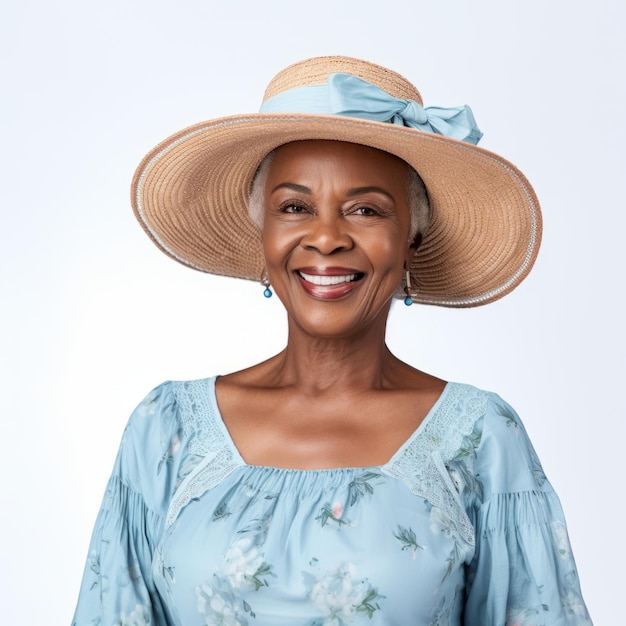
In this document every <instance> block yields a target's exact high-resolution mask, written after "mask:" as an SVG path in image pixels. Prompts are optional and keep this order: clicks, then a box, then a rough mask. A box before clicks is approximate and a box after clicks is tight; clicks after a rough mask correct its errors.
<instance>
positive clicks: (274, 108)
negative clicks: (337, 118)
mask: <svg viewBox="0 0 626 626" xmlns="http://www.w3.org/2000/svg"><path fill="white" fill-rule="evenodd" d="M260 111H261V113H317V114H323V115H342V116H345V117H356V118H360V119H365V120H372V121H374V122H389V123H391V124H396V125H400V126H407V127H409V128H415V129H417V130H422V131H425V132H427V133H436V134H437V135H443V136H445V137H450V138H452V139H458V140H460V141H465V142H467V143H471V144H473V145H476V144H477V143H478V142H479V140H480V138H481V137H482V136H483V134H482V132H481V131H480V129H479V128H478V126H477V125H476V120H475V119H474V115H473V114H472V110H471V109H470V108H469V106H468V105H463V106H458V107H449V108H443V107H426V108H424V107H423V106H422V105H421V104H419V102H416V101H415V100H404V99H402V98H395V97H393V96H391V95H389V94H388V93H387V92H386V91H383V90H382V89H380V88H379V87H377V86H376V85H373V84H372V83H369V82H368V81H366V80H363V79H362V78H359V77H358V76H353V75H352V74H329V75H328V83H327V84H326V85H309V86H306V87H295V88H294V89H289V90H287V91H283V92H282V93H279V94H277V95H276V96H274V97H272V98H269V99H268V100H266V101H265V102H264V103H263V104H262V105H261V109H260Z"/></svg>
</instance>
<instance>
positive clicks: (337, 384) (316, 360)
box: [273, 322, 401, 396]
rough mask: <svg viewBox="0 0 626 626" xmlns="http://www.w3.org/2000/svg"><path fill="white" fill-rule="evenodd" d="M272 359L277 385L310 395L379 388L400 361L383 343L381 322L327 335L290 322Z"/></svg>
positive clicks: (383, 332)
mask: <svg viewBox="0 0 626 626" xmlns="http://www.w3.org/2000/svg"><path fill="white" fill-rule="evenodd" d="M273 360H274V368H273V369H274V374H275V376H276V383H277V384H278V385H280V386H296V387H298V388H299V389H300V390H301V391H303V392H305V393H308V394H311V395H314V396H320V395H323V394H325V393H338V392H342V393H345V392H359V391H365V390H370V389H376V388H382V387H383V386H385V382H386V381H388V380H389V378H391V377H392V372H393V371H394V370H395V369H396V368H397V367H398V366H399V365H400V363H401V362H400V361H399V360H398V359H397V358H396V357H394V356H393V354H391V352H390V351H389V348H388V347H387V345H386V343H385V324H377V325H372V326H371V327H369V328H366V329H363V330H361V331H359V332H356V333H353V334H352V335H350V336H347V337H341V338H337V337H328V338H327V337H313V336H311V335H309V334H307V333H306V332H305V331H303V330H302V329H300V328H298V327H297V326H296V325H295V324H293V323H291V322H290V324H289V338H288V342H287V347H286V348H285V350H283V352H281V353H280V354H279V355H277V356H276V357H275V359H273Z"/></svg>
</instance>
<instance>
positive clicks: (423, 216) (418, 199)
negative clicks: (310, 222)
mask: <svg viewBox="0 0 626 626" xmlns="http://www.w3.org/2000/svg"><path fill="white" fill-rule="evenodd" d="M273 159H274V151H273V150H272V152H270V153H269V154H268V155H266V156H265V158H264V159H263V160H262V161H261V163H260V165H259V167H258V168H257V171H256V174H255V175H254V178H253V179H252V185H251V187H250V199H249V201H248V215H249V216H250V219H251V220H252V221H253V222H254V224H256V225H257V226H258V227H259V228H263V216H264V214H265V184H266V183H267V177H268V175H269V173H270V166H271V164H272V160H273ZM407 168H408V170H409V172H408V173H409V175H408V177H407V189H406V197H407V204H408V207H409V212H410V214H411V222H410V227H409V242H410V243H413V242H414V241H415V240H416V238H417V237H418V235H420V234H423V233H424V232H425V231H426V229H427V228H428V225H429V224H430V218H431V211H430V202H429V200H428V192H427V191H426V186H425V185H424V181H423V180H422V179H421V177H420V175H419V174H418V173H417V172H416V171H415V170H414V169H413V168H412V167H411V166H410V165H409V164H408V163H407Z"/></svg>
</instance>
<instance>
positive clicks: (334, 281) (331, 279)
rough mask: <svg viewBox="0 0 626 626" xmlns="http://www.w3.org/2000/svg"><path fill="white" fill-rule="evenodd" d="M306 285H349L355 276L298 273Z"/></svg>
mask: <svg viewBox="0 0 626 626" xmlns="http://www.w3.org/2000/svg"><path fill="white" fill-rule="evenodd" d="M298 273H299V274H300V276H302V278H304V280H306V282H307V283H313V284H314V285H339V284H340V283H349V282H351V281H353V280H356V276H357V275H356V274H345V275H344V276H317V275H311V274H304V273H303V272H298Z"/></svg>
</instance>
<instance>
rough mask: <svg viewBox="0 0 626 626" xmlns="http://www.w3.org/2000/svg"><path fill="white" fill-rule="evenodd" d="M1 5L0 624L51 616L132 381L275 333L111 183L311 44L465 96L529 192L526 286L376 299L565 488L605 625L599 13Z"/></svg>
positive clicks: (65, 586) (231, 355) (556, 6)
mask: <svg viewBox="0 0 626 626" xmlns="http://www.w3.org/2000/svg"><path fill="white" fill-rule="evenodd" d="M2 13H3V17H2V20H1V21H2V24H1V26H0V51H1V54H0V63H1V64H2V65H1V67H2V76H1V81H0V89H1V90H2V97H1V100H0V109H1V112H2V115H1V116H0V150H1V152H2V154H1V161H2V162H1V170H0V171H1V172H2V174H1V176H2V179H1V180H2V182H1V185H0V211H1V216H2V221H1V228H0V238H1V247H0V255H1V265H0V277H1V281H2V282H1V291H0V298H1V307H0V314H1V316H2V322H1V328H2V336H1V344H0V357H1V359H2V362H1V371H0V380H1V381H2V385H3V390H2V405H1V412H2V417H1V419H2V422H1V434H2V439H1V441H2V444H1V446H2V453H1V454H0V463H1V464H2V466H1V467H0V476H1V480H2V484H1V492H0V493H1V496H2V515H1V518H0V557H1V571H0V576H1V580H0V607H1V609H0V611H1V613H2V617H1V618H0V620H1V621H2V623H3V624H12V625H13V624H28V625H30V624H37V625H40V624H69V622H70V620H71V617H72V613H73V609H74V604H75V601H76V595H77V592H78V586H79V581H80V578H81V575H82V568H83V563H84V559H85V557H86V553H87V546H88V541H89V536H90V533H91V527H92V525H93V522H94V520H95V516H96V513H97V509H98V506H99V502H100V498H101V496H102V493H103V490H104V486H105V482H106V479H107V476H108V474H109V471H110V469H111V466H112V463H113V458H114V455H115V452H116V449H117V445H118V442H119V438H120V436H121V433H122V429H123V427H124V424H125V422H126V419H127V418H128V415H129V413H130V411H131V410H132V409H133V408H134V406H135V405H136V404H137V403H138V402H139V400H141V399H142V397H143V396H144V395H145V394H146V393H147V392H148V391H149V390H150V389H151V388H152V387H154V386H155V385H156V384H158V383H159V382H161V381H162V380H165V379H182V378H198V377H203V376H207V375H211V374H215V373H220V372H221V373H225V372H227V371H230V370H233V369H235V368H239V367H242V366H244V365H248V364H251V363H253V362H256V361H258V360H261V359H263V358H265V357H267V356H270V355H271V354H273V353H274V352H275V351H277V350H279V349H280V348H281V347H282V345H283V342H284V339H285V325H284V316H283V313H282V310H281V308H280V304H279V302H277V299H276V298H273V299H272V300H270V301H266V300H265V298H263V296H262V294H261V291H262V289H261V287H260V286H258V285H255V284H252V283H249V284H247V283H246V284H244V283H243V282H237V281H235V280H232V279H225V278H217V277H211V276H207V275H203V274H200V273H196V272H193V271H191V270H188V269H186V268H184V267H183V266H180V265H178V264H177V263H175V262H174V261H171V260H170V259H168V258H167V257H166V256H165V255H163V254H161V253H160V252H159V251H158V250H157V249H156V248H155V247H154V246H153V245H152V244H151V243H150V241H149V240H148V238H147V237H146V236H145V235H144V234H143V232H142V230H141V229H140V227H139V226H138V225H137V223H136V222H135V220H134V218H133V216H132V213H131V210H130V205H129V184H130V179H131V176H132V174H133V171H134V168H135V166H136V165H137V164H138V162H139V160H140V159H141V157H142V156H143V155H144V153H145V152H147V151H148V150H149V149H150V148H152V146H153V145H155V144H156V143H157V142H158V141H160V140H161V139H163V138H164V137H166V136H167V135H169V134H170V133H172V132H174V131H177V130H179V129H180V128H182V127H184V126H187V125H189V124H192V123H195V122H198V121H202V120H205V119H209V118H213V117H218V116H221V115H229V114H233V113H243V112H250V111H255V110H256V109H257V108H258V105H259V103H260V100H261V97H262V93H263V90H264V87H265V85H266V84H267V82H268V81H269V80H270V78H271V77H272V76H273V75H274V74H275V73H276V72H277V71H278V70H280V69H282V68H283V67H284V66H286V65H288V64H289V63H292V62H295V61H298V60H301V59H303V58H306V57H309V56H316V55H321V54H347V55H351V56H358V57H362V58H365V59H368V60H370V61H374V62H377V63H380V64H383V65H386V66H389V67H391V68H393V69H395V70H396V71H399V72H400V73H401V74H403V75H405V76H407V77H408V78H409V79H411V80H412V81H413V82H415V84H416V85H417V87H418V88H419V89H420V91H421V92H422V95H423V97H424V101H425V104H426V105H441V106H453V105H458V104H464V103H468V104H470V105H471V106H472V108H473V110H474V112H475V115H476V118H477V120H478V123H479V125H480V127H481V128H482V130H483V131H484V133H485V137H484V139H483V141H482V143H481V145H482V146H484V147H486V148H488V149H491V150H494V151H496V152H499V153H501V154H502V155H503V156H505V157H506V158H508V159H510V160H511V161H513V162H514V163H516V164H517V165H518V166H519V167H520V168H521V169H522V170H523V171H524V172H525V173H526V175H527V176H528V177H529V179H530V180H531V182H532V183H533V184H534V186H535V188H536V190H537V193H538V195H539V198H540V200H541V202H542V206H543V210H544V215H545V232H544V241H543V248H542V251H541V253H540V256H539V259H538V262H537V264H536V266H535V269H534V271H533V272H532V274H531V275H530V277H529V278H528V279H527V280H526V281H525V282H524V283H523V284H522V286H521V287H520V288H518V289H517V290H516V291H515V292H514V293H513V294H511V295H510V296H508V297H506V298H505V299H504V300H502V301H501V302H498V303H495V304H492V305H489V306H487V307H484V308H479V309H476V310H451V311H448V310H444V309H438V308H429V307H417V306H413V307H411V308H410V309H408V308H406V307H403V306H402V305H399V306H396V307H395V308H394V310H393V311H392V319H391V321H390V331H389V343H390V346H391V348H392V350H395V352H396V353H397V354H398V355H399V356H400V357H402V358H404V359H406V360H408V361H409V362H410V363H411V364H413V365H415V366H417V367H420V368H421V369H425V370H427V371H430V372H432V373H434V374H437V375H439V376H441V377H443V378H448V379H453V380H457V381H462V382H469V383H473V384H475V385H478V386H482V387H485V388H488V389H492V390H495V391H497V392H498V393H499V394H500V395H502V396H503V397H504V398H505V399H507V400H508V401H509V402H510V403H512V404H513V406H515V408H516V409H517V410H518V412H519V413H520V414H521V416H522V418H523V419H524V421H525V423H526V426H527V429H528V430H529V432H530V435H531V437H532V439H533V441H534V443H535V446H536V448H537V451H538V453H539V455H540V457H541V459H542V460H543V463H544V468H545V470H546V472H547V473H548V475H549V477H550V478H551V480H552V482H553V483H554V485H555V486H556V488H557V491H558V492H559V494H560V496H561V500H562V503H563V506H564V509H565V513H566V516H567V518H568V522H569V529H570V535H571V539H572V543H573V546H574V551H575V554H576V556H577V562H578V565H579V570H580V578H581V581H582V587H583V593H584V595H585V597H586V600H587V603H588V605H589V609H590V611H591V613H592V617H593V618H594V620H595V623H596V626H597V625H606V626H611V625H614V624H616V623H618V622H620V620H621V617H620V616H621V615H622V614H623V611H622V609H621V607H622V605H623V602H624V599H623V594H624V582H625V579H624V565H623V563H624V561H625V560H626V552H625V550H624V530H623V520H624V517H623V515H622V514H621V513H622V506H623V504H622V500H623V464H624V460H623V449H624V437H625V435H626V432H625V427H624V413H625V412H624V408H623V401H622V397H621V392H620V389H621V388H622V386H623V385H624V382H623V374H624V352H625V349H626V341H625V337H624V309H623V291H624V247H625V243H624V233H625V230H626V219H625V218H624V210H625V208H626V206H625V202H624V179H625V165H626V164H625V163H624V158H623V146H624V140H625V139H626V137H625V136H624V135H625V133H624V130H623V124H624V109H625V107H626V97H625V87H624V85H625V83H626V72H625V63H624V61H625V45H624V40H625V37H624V32H625V30H624V29H625V26H626V24H625V20H624V13H623V9H622V8H620V3H618V2H615V1H614V0H595V1H594V2H593V3H592V2H588V3H582V2H576V1H572V0H569V1H567V0H552V1H545V0H525V1H523V2H522V1H513V0H512V1H503V0H473V1H471V2H470V1H467V2H461V1H457V2H454V1H448V2H446V1H443V0H441V1H439V2H436V1H432V0H430V1H428V2H426V1H421V0H397V1H396V2H371V1H369V0H348V1H345V2H340V1H339V0H334V1H329V0H314V1H311V2H308V3H299V2H296V1H295V0H292V1H291V2H281V1H278V0H274V1H271V0H264V1H263V2H256V1H254V2H253V1H252V0H249V1H246V0H239V2H224V1H222V2H219V3H218V2H212V1H210V0H203V1H200V0H179V1H178V2H176V3H174V2H165V1H163V0H150V1H148V0H125V1H121V0H108V2H106V3H105V2H100V3H94V2H89V1H86V0H82V1H78V0H55V1H54V2H45V1H44V0H20V1H19V2H12V3H10V4H9V3H6V6H5V7H4V9H3V12H2ZM620 124H621V125H620ZM476 626H490V625H476Z"/></svg>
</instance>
